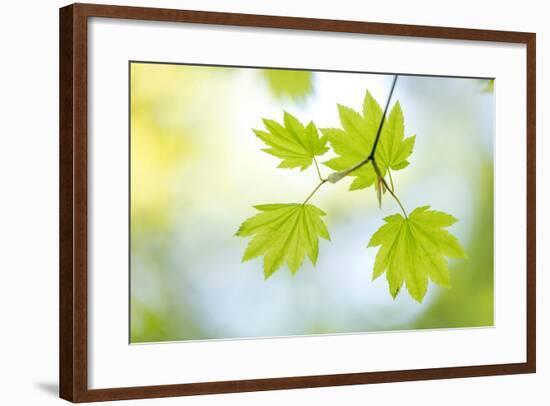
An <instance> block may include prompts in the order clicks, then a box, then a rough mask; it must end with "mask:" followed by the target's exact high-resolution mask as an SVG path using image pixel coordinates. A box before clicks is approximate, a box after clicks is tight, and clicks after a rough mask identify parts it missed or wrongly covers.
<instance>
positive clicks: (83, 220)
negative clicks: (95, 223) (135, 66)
mask: <svg viewBox="0 0 550 406" xmlns="http://www.w3.org/2000/svg"><path fill="white" fill-rule="evenodd" d="M92 17H102V18H111V19H126V20H148V21H164V22H172V23H176V22H183V23H195V24H214V25H227V26H237V27H256V28H277V29H283V28H284V29H293V30H311V31H325V32H327V33H331V32H332V33H359V34H361V33H364V34H373V35H386V36H407V37H419V38H438V39H450V40H464V41H490V42H505V43H517V44H525V45H526V48H527V60H526V71H527V75H526V77H527V83H526V88H527V97H526V100H527V105H526V106H525V108H526V117H527V119H526V122H527V128H526V134H527V167H526V168H525V176H526V179H527V183H526V184H527V196H526V201H527V211H526V213H524V215H525V216H526V221H527V247H526V249H527V255H526V257H527V262H526V264H525V269H526V272H527V275H526V278H527V292H526V297H527V304H526V308H527V315H526V320H527V326H526V331H525V334H526V343H527V346H526V349H525V350H526V354H527V356H526V362H524V363H513V364H498V365H477V366H465V367H445V368H430V369H416V370H399V371H382V372H366V373H344V374H336V375H334V374H332V375H317V376H299V377H279V378H273V379H250V380H239V381H221V382H196V383H185V384H175V385H160V386H158V385H157V386H140V387H124V388H109V389H90V388H89V386H88V323H87V317H88V266H87V264H88V235H87V232H88V147H87V145H88V144H87V141H88V135H87V133H88V128H87V126H88V72H87V66H88V65H87V64H88V48H87V47H88V31H87V30H88V20H89V19H90V18H92ZM535 41H536V39H535V34H534V33H523V32H506V31H490V30H479V29H463V28H448V27H428V26H415V25H400V24H384V23H369V22H357V21H339V20H323V19H309V18H296V17H277V16H265V15H246V14H232V13H217V12H202V11H184V10H170V9H154V8H139V7H121V6H108V5H95V4H94V5H92V4H74V5H69V6H67V7H63V8H61V9H60V175H59V176H60V196H59V197H60V206H59V214H60V277H59V284H60V285H59V287H60V313H59V317H60V346H59V351H60V358H59V364H60V375H59V380H60V396H61V398H63V399H66V400H69V401H72V402H91V401H108V400H118V399H141V398H153V397H168V396H184V395H199V394H219V393H230V392H245V391H263V390H276V389H295V388H313V387H323V386H339V385H356V384H369V383H383V382H397V381H414V380H425V379H446V378H461V377H476V376H489V375H504V374H523V373H533V372H535V369H536V321H535V320H536V305H535V302H536V296H535V295H536V286H535V283H536V275H535V266H536V265H535V258H536V241H535V239H536V213H535V212H536V179H535V165H536V164H535V127H536V93H535V92H536V82H535V81H536V79H535V78H536V68H535V60H536V51H535Z"/></svg>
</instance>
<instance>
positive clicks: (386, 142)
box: [321, 90, 415, 190]
mask: <svg viewBox="0 0 550 406" xmlns="http://www.w3.org/2000/svg"><path fill="white" fill-rule="evenodd" d="M338 113H339V116H340V123H341V126H342V128H322V129H321V132H322V133H323V135H325V136H326V137H328V140H329V142H330V145H331V146H332V149H333V150H334V152H335V153H336V154H337V155H338V156H337V157H335V158H333V159H331V160H329V161H327V162H324V164H325V165H326V166H328V167H329V168H331V169H333V170H335V171H344V170H346V169H348V168H352V167H353V166H354V165H356V164H357V163H359V162H361V161H363V160H364V159H365V158H366V157H368V156H369V154H370V153H371V151H372V147H373V144H374V140H375V138H376V133H377V132H378V127H379V125H380V121H381V120H382V115H383V112H382V109H381V108H380V105H379V104H378V102H377V101H376V99H375V98H374V97H373V96H372V94H371V93H370V92H369V91H368V90H367V92H366V95H365V99H364V101H363V112H362V114H361V113H359V112H357V111H355V110H353V109H352V108H350V107H346V106H343V105H340V104H339V105H338ZM414 141H415V136H412V137H408V138H405V124H404V118H403V112H402V110H401V106H400V104H399V102H396V103H395V105H394V106H393V108H392V110H391V112H390V114H389V116H388V117H387V119H386V120H385V121H384V125H383V126H382V131H381V133H380V138H379V141H378V145H377V147H376V152H375V159H376V162H377V164H378V167H379V168H380V172H381V173H382V176H384V175H385V174H386V171H387V169H388V168H390V169H393V170H399V169H403V168H405V167H406V166H407V165H409V162H408V160H407V159H408V158H409V156H410V155H411V154H412V151H413V148H414ZM349 176H353V177H355V179H354V180H353V182H352V184H351V186H350V190H357V189H364V188H367V187H369V186H372V185H373V184H374V183H375V182H376V179H377V176H376V173H375V171H374V168H373V166H372V163H371V162H369V163H367V164H365V165H363V166H362V167H360V168H358V169H356V170H355V171H353V172H351V173H350V174H349Z"/></svg>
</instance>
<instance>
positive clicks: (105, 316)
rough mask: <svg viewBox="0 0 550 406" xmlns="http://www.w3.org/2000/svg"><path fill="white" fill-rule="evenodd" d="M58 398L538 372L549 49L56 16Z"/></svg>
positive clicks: (506, 41) (218, 19)
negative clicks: (542, 115)
mask: <svg viewBox="0 0 550 406" xmlns="http://www.w3.org/2000/svg"><path fill="white" fill-rule="evenodd" d="M60 41H61V43H60V396H61V397H62V398H64V399H67V400H69V401H73V402H90V401H104V400H117V399H138V398H151V397H166V396H182V395H197V394H214V393H228V392H242V391H259V390H275V389H291V388H311V387H321V386H332V385H353V384H368V383H381V382H395V381H409V380H422V379H440V378H457V377H473V376H484V375H501V374H519V373H532V372H535V364H536V349H535V348H536V345H535V249H536V241H535V193H536V190H535V110H536V109H535V103H536V101H535V34H534V33H523V32H504V31H488V30H477V29H476V30H474V29H463V28H448V27H427V26H413V25H396V24H382V23H369V22H358V21H336V20H319V19H309V18H295V17H275V16H262V15H244V14H231V13H215V12H202V11H183V10H168V9H152V8H137V7H120V6H107V5H91V4H74V5H70V6H67V7H64V8H62V9H61V10H60Z"/></svg>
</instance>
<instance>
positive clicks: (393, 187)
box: [388, 168, 395, 192]
mask: <svg viewBox="0 0 550 406" xmlns="http://www.w3.org/2000/svg"><path fill="white" fill-rule="evenodd" d="M388 176H389V178H390V186H391V191H392V192H395V186H394V185H393V178H392V177H391V171H390V168H388Z"/></svg>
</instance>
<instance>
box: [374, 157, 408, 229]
mask: <svg viewBox="0 0 550 406" xmlns="http://www.w3.org/2000/svg"><path fill="white" fill-rule="evenodd" d="M372 166H373V167H374V171H375V172H376V174H377V175H378V178H379V179H380V181H381V182H382V183H383V184H384V186H385V187H386V189H387V190H388V192H390V195H392V197H393V198H394V199H395V201H396V202H397V204H398V205H399V207H400V208H401V211H403V214H404V215H405V218H408V216H407V212H406V211H405V208H404V207H403V205H402V204H401V201H400V200H399V198H398V197H397V195H396V194H395V193H394V192H393V189H390V187H389V185H388V182H386V179H384V177H383V176H382V173H381V172H380V168H379V167H378V164H377V163H376V161H375V160H374V159H373V160H372Z"/></svg>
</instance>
